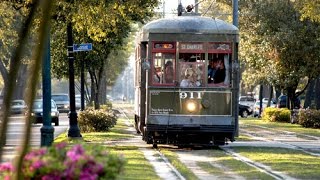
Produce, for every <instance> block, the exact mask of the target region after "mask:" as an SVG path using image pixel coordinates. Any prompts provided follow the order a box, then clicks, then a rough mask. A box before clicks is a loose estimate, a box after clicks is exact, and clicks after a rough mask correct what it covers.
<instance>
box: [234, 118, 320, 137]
mask: <svg viewBox="0 0 320 180" xmlns="http://www.w3.org/2000/svg"><path fill="white" fill-rule="evenodd" d="M239 124H240V128H241V126H242V125H245V126H263V127H267V128H272V129H276V130H282V131H290V132H295V133H298V134H305V135H310V136H316V137H320V129H313V128H304V127H302V126H301V125H299V124H291V123H282V122H266V121H263V120H261V119H257V118H240V120H239Z"/></svg>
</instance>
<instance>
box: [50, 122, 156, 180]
mask: <svg viewBox="0 0 320 180" xmlns="http://www.w3.org/2000/svg"><path fill="white" fill-rule="evenodd" d="M127 128H128V126H127V125H126V124H125V119H121V118H119V119H118V121H117V124H116V125H115V126H114V127H113V128H111V129H110V131H108V132H91V133H81V135H82V140H81V142H82V143H89V144H91V145H92V148H94V147H95V146H96V145H103V146H104V147H105V148H106V149H108V151H109V152H110V153H115V154H118V155H123V156H124V157H125V158H126V160H127V163H126V164H125V166H124V172H123V173H122V174H120V176H119V177H118V179H143V180H149V179H150V180H154V179H155V180H157V179H160V178H159V176H158V175H157V173H156V172H155V170H154V168H153V166H152V165H151V164H150V163H149V161H148V160H147V159H146V158H145V157H144V155H143V153H142V152H141V151H140V150H139V148H138V147H136V146H130V145H123V144H121V141H126V140H129V139H130V138H133V137H134V135H133V134H131V133H129V131H128V129H127ZM54 142H55V143H57V142H68V143H76V142H77V141H73V140H72V139H69V138H68V137H67V134H66V133H64V134H61V135H60V136H58V137H57V138H56V139H55V141H54ZM112 142H114V143H112Z"/></svg>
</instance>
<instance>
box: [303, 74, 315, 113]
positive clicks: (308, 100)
mask: <svg viewBox="0 0 320 180" xmlns="http://www.w3.org/2000/svg"><path fill="white" fill-rule="evenodd" d="M315 82H316V80H312V81H311V82H310V84H309V86H308V89H307V92H306V98H305V101H304V105H303V107H304V108H308V107H311V104H312V100H313V99H314V95H315V94H314V88H315Z"/></svg>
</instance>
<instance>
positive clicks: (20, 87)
mask: <svg viewBox="0 0 320 180" xmlns="http://www.w3.org/2000/svg"><path fill="white" fill-rule="evenodd" d="M27 73H28V66H27V65H26V64H21V66H20V69H19V73H18V76H17V85H16V89H15V91H14V94H13V97H12V99H24V92H25V87H26V83H27V79H26V78H25V77H26V76H27Z"/></svg>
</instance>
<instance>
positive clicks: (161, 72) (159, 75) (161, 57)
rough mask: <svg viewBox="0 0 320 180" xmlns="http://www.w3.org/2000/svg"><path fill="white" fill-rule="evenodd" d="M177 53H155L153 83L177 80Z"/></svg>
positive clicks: (152, 71) (167, 82)
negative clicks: (175, 60) (175, 61)
mask: <svg viewBox="0 0 320 180" xmlns="http://www.w3.org/2000/svg"><path fill="white" fill-rule="evenodd" d="M174 59H175V55H174V54H173V53H153V64H152V66H153V68H152V69H151V73H152V83H153V84H154V85H157V84H172V85H173V84H174V83H173V82H174V80H175V63H174Z"/></svg>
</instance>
